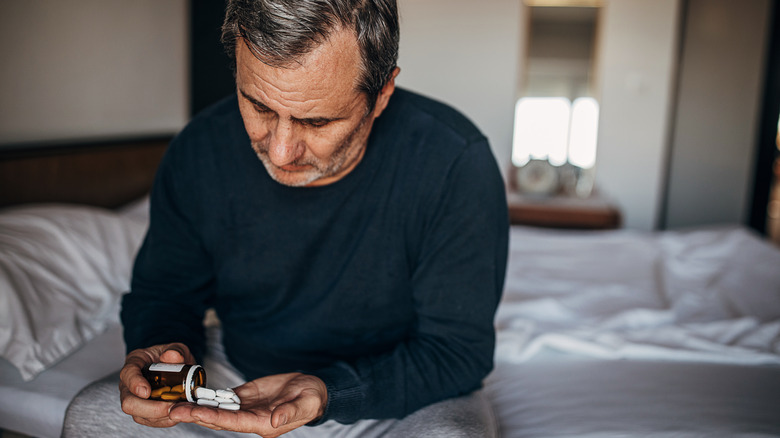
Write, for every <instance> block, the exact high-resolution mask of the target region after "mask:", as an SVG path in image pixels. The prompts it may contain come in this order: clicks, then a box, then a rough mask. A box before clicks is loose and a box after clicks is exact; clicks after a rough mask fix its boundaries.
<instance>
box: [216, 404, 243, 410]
mask: <svg viewBox="0 0 780 438" xmlns="http://www.w3.org/2000/svg"><path fill="white" fill-rule="evenodd" d="M219 408H220V409H227V410H229V411H237V410H238V409H239V408H241V406H239V404H238V403H220V404H219Z"/></svg>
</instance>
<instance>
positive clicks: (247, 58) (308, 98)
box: [236, 30, 362, 111]
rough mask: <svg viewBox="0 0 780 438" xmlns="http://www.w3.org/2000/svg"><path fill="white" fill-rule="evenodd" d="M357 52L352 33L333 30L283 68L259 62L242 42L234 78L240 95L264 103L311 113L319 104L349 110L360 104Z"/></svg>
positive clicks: (239, 43) (237, 55)
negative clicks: (320, 41) (323, 39)
mask: <svg viewBox="0 0 780 438" xmlns="http://www.w3.org/2000/svg"><path fill="white" fill-rule="evenodd" d="M360 67H361V58H360V49H359V47H358V44H357V40H356V38H355V36H354V33H353V32H350V31H346V30H337V31H334V32H333V33H332V34H331V35H330V37H329V38H328V40H326V41H325V42H324V43H322V44H320V45H319V46H317V47H316V48H314V50H312V51H311V52H309V53H307V54H305V55H304V56H303V57H301V58H300V59H297V60H295V61H294V62H291V63H290V64H289V65H287V66H284V67H273V66H270V65H268V64H265V63H263V62H262V61H260V60H259V59H258V58H257V57H256V56H255V55H254V53H253V52H252V51H251V49H250V48H249V46H248V45H247V44H246V42H245V41H244V40H243V39H239V40H238V41H237V46H236V79H237V83H238V86H239V88H240V89H241V91H242V92H244V93H247V94H249V95H251V96H252V97H254V98H257V99H259V100H260V101H262V102H263V103H264V104H266V105H269V106H272V105H273V104H277V105H282V106H285V107H290V109H291V110H298V111H312V110H315V109H316V108H318V107H320V109H321V107H322V106H323V105H326V106H331V107H352V106H354V103H355V101H362V99H361V96H362V93H361V92H360V91H358V89H357V83H358V80H359V75H360V73H361V68H360Z"/></svg>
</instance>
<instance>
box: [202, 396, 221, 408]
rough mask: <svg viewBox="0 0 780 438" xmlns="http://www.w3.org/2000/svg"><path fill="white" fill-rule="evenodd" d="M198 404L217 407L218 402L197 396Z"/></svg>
mask: <svg viewBox="0 0 780 438" xmlns="http://www.w3.org/2000/svg"><path fill="white" fill-rule="evenodd" d="M198 404H199V405H201V406H211V407H214V408H216V407H219V402H216V401H214V400H209V399H207V398H199V399H198Z"/></svg>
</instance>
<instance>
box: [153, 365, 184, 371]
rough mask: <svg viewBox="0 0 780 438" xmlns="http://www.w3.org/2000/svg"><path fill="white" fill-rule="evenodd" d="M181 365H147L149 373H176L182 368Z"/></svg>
mask: <svg viewBox="0 0 780 438" xmlns="http://www.w3.org/2000/svg"><path fill="white" fill-rule="evenodd" d="M184 365H185V364H183V363H153V364H151V365H149V371H162V372H166V373H178V372H179V371H181V370H182V369H183V368H184Z"/></svg>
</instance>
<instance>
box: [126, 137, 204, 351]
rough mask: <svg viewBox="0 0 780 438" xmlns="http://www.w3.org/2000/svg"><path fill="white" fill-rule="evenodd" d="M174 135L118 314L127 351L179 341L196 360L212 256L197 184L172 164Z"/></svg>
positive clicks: (158, 176)
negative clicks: (199, 228) (200, 229)
mask: <svg viewBox="0 0 780 438" xmlns="http://www.w3.org/2000/svg"><path fill="white" fill-rule="evenodd" d="M178 141H180V140H179V138H177V139H175V140H174V142H173V143H172V145H171V146H170V147H169V150H168V152H167V153H166V155H165V157H164V158H163V161H162V163H161V164H160V168H159V169H158V172H157V176H156V178H155V182H154V185H153V188H152V193H151V202H150V224H149V229H148V231H147V234H146V237H145V239H144V242H143V244H142V245H141V249H140V250H139V253H138V255H137V257H136V261H135V265H134V268H133V277H132V282H131V292H130V293H128V294H126V295H125V296H124V297H123V299H122V310H121V318H122V323H123V325H124V337H125V343H126V345H127V351H128V352H129V351H132V350H134V349H136V348H145V347H149V346H152V345H157V344H162V343H169V342H182V343H184V344H185V345H187V346H188V347H189V348H190V350H191V352H192V353H193V354H194V355H195V357H196V358H198V359H199V360H200V358H202V356H203V353H204V350H205V335H204V330H203V322H202V321H203V315H204V312H205V309H206V305H207V301H208V299H209V297H210V295H211V294H212V287H213V283H214V282H213V274H212V268H211V263H210V258H209V256H208V254H207V253H206V251H205V250H204V248H203V245H202V242H201V241H200V240H199V237H198V234H197V233H196V232H195V225H194V222H195V221H196V220H197V212H196V211H195V210H194V208H193V207H192V206H193V205H195V202H193V201H194V199H193V198H194V197H195V196H197V193H193V192H197V190H193V189H192V188H191V187H186V188H187V190H184V189H185V187H184V185H183V184H182V183H181V182H180V181H178V180H177V174H176V170H177V168H175V167H174V166H172V165H171V163H172V161H174V159H173V157H174V156H175V155H176V153H177V142H178ZM179 163H180V162H179Z"/></svg>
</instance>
